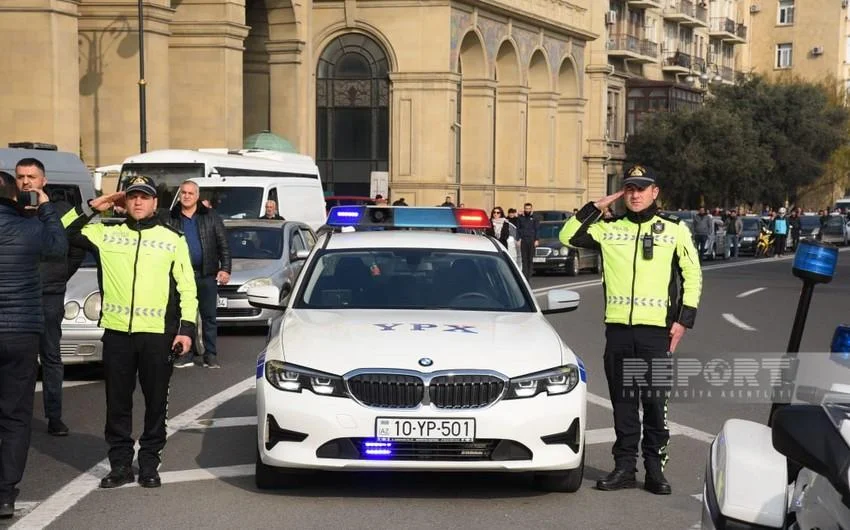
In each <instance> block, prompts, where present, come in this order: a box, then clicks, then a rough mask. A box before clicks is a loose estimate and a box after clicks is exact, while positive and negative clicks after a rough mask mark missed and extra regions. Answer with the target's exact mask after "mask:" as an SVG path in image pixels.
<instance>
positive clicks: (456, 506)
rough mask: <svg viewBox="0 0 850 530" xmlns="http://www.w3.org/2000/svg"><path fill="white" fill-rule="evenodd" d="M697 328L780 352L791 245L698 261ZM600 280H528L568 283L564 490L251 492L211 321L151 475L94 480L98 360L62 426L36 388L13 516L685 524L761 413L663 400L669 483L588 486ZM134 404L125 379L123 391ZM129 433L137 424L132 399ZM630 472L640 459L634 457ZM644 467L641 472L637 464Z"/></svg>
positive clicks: (752, 351) (249, 440)
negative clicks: (153, 483)
mask: <svg viewBox="0 0 850 530" xmlns="http://www.w3.org/2000/svg"><path fill="white" fill-rule="evenodd" d="M848 258H850V254H846V253H842V255H841V257H840V258H839V266H838V270H837V273H836V276H835V279H834V280H833V282H832V283H831V284H829V285H825V286H820V287H818V288H817V289H816V291H815V296H814V300H813V302H812V306H811V311H810V314H809V318H808V323H807V327H806V333H805V335H804V340H803V343H802V348H801V350H802V351H804V352H805V351H825V350H827V349H828V346H829V340H830V338H831V336H832V332H833V330H834V329H835V326H836V325H837V324H840V323H847V321H848V320H850V318H848V315H850V259H848ZM704 270H705V273H704V284H705V287H704V292H703V299H702V301H701V304H700V309H699V314H698V317H697V325H696V327H695V328H694V329H693V330H691V331H689V332H688V333H687V335H686V336H685V339H684V341H683V342H682V344H681V346H680V348H679V350H678V351H677V355H679V356H681V357H685V356H690V357H694V358H697V359H701V360H703V361H705V360H708V359H714V358H725V359H729V358H731V357H733V356H735V357H748V356H751V355H752V356H756V355H758V356H764V355H769V354H770V352H782V351H784V350H785V347H786V345H787V342H788V335H789V331H790V329H791V324H792V322H793V319H794V313H795V309H796V304H797V299H798V297H799V293H800V287H801V283H800V281H799V280H797V279H796V278H794V277H793V276H792V275H791V261H790V257H788V258H784V259H769V260H762V261H758V262H756V261H753V260H750V259H742V260H740V261H733V262H720V263H718V264H711V263H707V264H706V266H705V267H704ZM598 280H599V276H598V275H593V274H582V275H581V276H579V277H577V278H569V277H561V276H544V277H535V278H533V281H532V286H533V287H534V288H535V289H536V290H545V289H547V288H552V287H557V286H561V285H565V284H570V286H571V288H574V289H576V290H578V291H579V292H580V293H581V295H582V301H581V305H580V307H579V309H578V310H577V311H575V312H573V313H568V314H564V315H554V316H553V317H552V319H551V322H552V323H553V325H554V326H555V327H556V328H557V329H558V331H559V332H560V333H561V335H562V337H563V338H564V340H565V341H566V343H567V344H568V345H570V347H572V348H573V349H574V350H575V351H576V352H577V353H578V354H579V355H580V356H581V357H582V358H583V359H584V361H585V363H586V365H587V368H588V372H589V380H588V385H589V391H590V392H591V393H592V396H591V398H590V403H589V405H588V429H590V431H589V433H588V439H587V443H588V445H587V451H588V454H587V468H586V472H585V482H584V485H583V487H582V489H581V490H579V491H578V492H577V493H575V494H556V493H542V492H539V491H536V490H534V489H533V488H532V487H531V481H530V478H529V477H528V476H526V475H511V474H478V475H454V474H440V475H438V474H421V473H401V474H394V475H385V474H368V473H367V474H363V473H342V474H321V475H318V476H317V477H315V478H314V479H312V480H310V481H309V482H308V483H307V484H306V485H305V487H304V488H302V489H300V490H296V491H280V492H273V493H268V492H259V491H257V490H256V489H255V487H254V485H253V463H254V452H255V444H256V441H255V440H256V435H255V427H254V422H255V414H256V411H255V406H254V396H253V385H254V375H253V374H254V367H255V361H256V355H257V353H258V351H259V350H260V349H261V348H262V346H263V344H264V342H265V335H264V334H263V333H260V334H257V333H255V332H251V331H241V330H223V335H222V336H221V337H220V339H219V341H220V344H219V350H220V352H221V354H220V359H221V363H222V369H221V370H208V369H204V368H200V367H193V368H186V369H181V370H176V371H175V374H174V377H173V380H172V387H171V395H170V405H169V409H170V417H171V419H170V420H169V428H170V429H171V431H172V434H173V435H172V436H171V437H170V438H169V442H168V445H167V446H166V449H165V452H164V456H163V465H162V468H161V470H160V471H161V473H162V478H163V482H164V485H163V487H162V488H160V489H154V490H144V489H141V488H139V487H137V486H135V485H128V486H125V487H123V488H120V489H117V490H108V491H102V490H98V489H97V483H98V481H99V479H100V477H102V476H103V475H104V474H105V473H106V472H107V468H106V467H105V465H104V458H105V455H106V444H105V443H104V441H103V423H104V412H105V410H104V409H105V404H104V389H103V383H102V381H101V379H100V373H99V372H98V370H97V368H92V367H70V368H69V369H68V370H67V374H66V389H65V392H64V395H65V413H64V419H65V421H66V423H67V424H68V425H69V426H70V428H71V431H72V432H71V435H70V436H69V437H67V438H53V437H50V436H48V435H47V434H46V422H45V421H44V420H43V419H42V418H41V412H42V402H41V393H40V392H38V393H37V395H36V409H35V410H36V416H37V418H36V419H35V420H34V422H33V438H32V446H31V450H30V456H29V462H28V466H27V470H26V473H25V476H24V480H23V482H22V483H21V484H20V486H19V487H20V489H21V496H20V497H19V499H18V514H17V516H16V518H15V519H13V520H11V521H10V522H6V523H5V524H6V525H13V527H14V528H43V527H45V526H50V527H55V528H68V529H73V528H86V529H89V528H98V527H102V528H113V527H142V526H144V527H148V528H177V527H181V526H189V527H209V528H233V527H242V528H264V527H269V526H278V527H284V528H296V527H300V528H319V527H324V528H327V527H337V528H346V529H347V528H382V527H383V528H386V527H403V528H433V527H438V528H439V527H444V528H452V527H465V528H470V529H477V528H482V529H483V528H488V529H493V528H515V527H534V528H613V527H619V528H671V529H683V528H690V527H692V526H693V525H694V524H695V523H697V522H698V520H699V513H700V502H699V494H700V493H701V491H702V479H703V473H704V467H705V461H706V456H707V449H708V444H709V442H710V441H711V439H712V437H713V436H714V435H715V434H716V433H717V431H718V430H719V429H720V428H721V426H722V424H723V422H724V421H725V420H726V419H728V418H731V417H738V418H746V419H751V420H755V421H764V420H765V419H766V417H767V412H768V405H766V404H763V403H746V402H741V400H739V399H721V398H711V399H703V400H699V401H696V402H694V401H688V400H673V401H672V402H671V405H670V417H669V419H670V421H671V422H673V423H672V424H671V429H672V432H673V436H672V439H671V446H670V450H671V460H670V464H669V467H668V471H667V476H668V478H669V479H670V481H671V483H672V485H673V495H672V496H670V497H657V496H654V495H651V494H649V493H647V492H645V491H643V490H629V491H621V492H600V491H597V490H595V489H594V488H593V484H594V483H595V481H596V480H597V479H598V478H600V477H602V476H604V475H605V474H606V473H607V472H608V471H609V470H610V468H611V466H612V459H611V456H610V449H611V440H612V439H613V431H612V429H611V428H612V426H613V422H612V418H611V413H610V410H609V408H608V401H607V398H608V391H607V386H606V383H605V378H604V373H603V370H602V362H601V359H602V351H603V346H604V340H603V339H604V327H603V324H602V288H601V286H600V282H599V281H598ZM141 401H142V399H141V394H140V392H139V391H138V390H137V396H136V402H137V404H140V403H141ZM135 419H136V425H137V428H136V432H138V431H139V430H140V428H141V409H140V408H138V407H137V409H136V414H135ZM639 468H640V466H639ZM641 478H642V470H641Z"/></svg>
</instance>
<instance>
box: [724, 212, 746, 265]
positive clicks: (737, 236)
mask: <svg viewBox="0 0 850 530" xmlns="http://www.w3.org/2000/svg"><path fill="white" fill-rule="evenodd" d="M743 232H744V222H743V221H741V219H740V218H739V217H738V212H737V211H736V210H731V211H730V212H729V216H728V217H727V218H726V246H727V247H728V248H729V249H730V252H731V255H732V257H733V258H737V257H738V247H739V246H740V244H741V234H742V233H743Z"/></svg>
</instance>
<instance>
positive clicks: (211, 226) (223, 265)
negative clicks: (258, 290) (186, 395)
mask: <svg viewBox="0 0 850 530" xmlns="http://www.w3.org/2000/svg"><path fill="white" fill-rule="evenodd" d="M198 199H200V189H199V188H198V185H197V184H196V183H194V182H192V181H191V180H187V181H185V182H183V183H182V184H181V185H180V192H179V196H178V202H177V204H175V205H174V208H172V209H171V214H170V215H169V217H168V219H167V222H168V224H169V225H171V226H172V227H174V228H176V229H178V230H180V231H182V232H183V235H184V236H185V237H186V243H187V244H188V245H189V255H190V257H191V258H192V267H193V268H194V269H195V285H197V287H198V310H199V312H200V313H201V322H202V324H203V339H204V351H203V352H200V351H197V349H196V348H195V347H194V346H193V349H195V352H194V353H195V354H196V355H198V356H200V355H203V362H204V366H206V367H208V368H221V365H220V364H219V363H218V351H217V349H216V335H217V326H216V320H215V319H216V310H217V305H218V304H217V303H216V300H217V299H218V285H219V284H220V285H226V284H227V282H229V281H230V247H229V246H228V244H227V233H226V232H225V230H224V223H223V222H222V220H221V217H219V215H218V214H217V213H215V210H212V209H210V208H207V207H206V206H204V204H203V203H199V202H198ZM194 356H195V355H186V356H184V357H181V358H180V359H179V360H178V361H177V362H176V363H175V364H174V366H175V367H177V368H185V367H188V366H192V365H193V364H195V359H194Z"/></svg>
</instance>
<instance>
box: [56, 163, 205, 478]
mask: <svg viewBox="0 0 850 530" xmlns="http://www.w3.org/2000/svg"><path fill="white" fill-rule="evenodd" d="M89 206H90V208H91V210H96V211H100V212H102V211H106V210H108V209H109V208H112V207H113V206H120V207H124V208H126V211H127V216H128V219H127V220H126V221H125V222H124V223H122V224H119V225H111V226H107V225H104V224H102V223H94V224H87V223H88V222H89V220H91V218H92V217H94V213H93V212H91V211H85V212H84V211H71V212H68V214H66V215H65V216H64V217H63V219H62V222H63V224H64V225H65V226H66V227H67V232H68V240H69V242H70V243H71V244H72V245H75V246H80V247H82V248H86V249H88V250H90V251H92V252H95V253H97V255H98V261H99V267H100V271H99V281H100V291H101V293H102V296H103V306H102V307H103V308H102V310H101V316H100V322H99V325H100V326H101V327H103V328H104V330H105V331H104V333H103V368H104V373H105V379H106V428H105V431H104V433H105V437H106V442H107V443H108V444H109V463H110V465H111V466H112V471H111V472H110V473H109V475H107V476H106V477H105V478H104V479H103V480H101V482H100V487H101V488H115V487H118V486H121V485H123V484H127V483H129V482H132V481H133V480H134V478H135V477H134V475H133V470H132V468H131V465H132V462H133V454H134V449H133V445H134V441H133V438H132V429H133V417H132V412H133V390H134V389H135V387H136V374H137V373H138V378H139V383H140V385H141V387H142V392H143V393H144V396H145V426H144V432H143V433H142V436H141V438H140V439H139V445H140V448H139V484H140V485H141V486H143V487H146V488H156V487H159V486H160V485H161V482H160V478H159V473H158V471H157V469H158V468H159V464H160V453H161V452H162V449H163V448H164V447H165V438H166V432H165V419H166V413H167V407H168V385H169V381H170V379H171V372H172V363H171V361H172V359H171V358H170V352H171V351H172V349H179V350H181V351H182V352H189V351H190V347H191V345H192V339H191V338H190V337H193V336H194V331H195V324H194V322H195V315H196V314H197V311H198V301H197V293H196V288H195V276H194V272H193V271H192V264H191V262H190V259H189V248H188V246H187V245H186V240H185V238H184V237H183V235H182V234H181V233H180V232H179V231H177V230H175V229H173V228H171V227H169V226H167V225H164V224H162V223H160V222H159V221H158V220H157V218H156V217H155V216H154V212H155V211H156V207H157V200H156V187H155V186H154V183H153V181H152V180H151V179H150V178H148V177H135V178H133V179H132V180H131V181H130V182H129V183H128V186H127V188H126V190H125V191H124V192H117V193H112V194H109V195H104V196H102V197H98V198H97V199H94V200H92V201H90V202H89ZM79 210H88V208H81V209H79Z"/></svg>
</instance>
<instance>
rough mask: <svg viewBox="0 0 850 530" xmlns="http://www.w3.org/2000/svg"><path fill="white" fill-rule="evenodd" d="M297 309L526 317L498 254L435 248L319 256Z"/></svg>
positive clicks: (513, 276)
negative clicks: (517, 314)
mask: <svg viewBox="0 0 850 530" xmlns="http://www.w3.org/2000/svg"><path fill="white" fill-rule="evenodd" d="M303 285H304V287H303V288H302V292H301V296H300V298H299V299H298V301H297V302H296V305H295V307H296V308H305V309H453V310H468V311H499V312H531V311H534V305H533V303H532V302H531V301H530V297H529V295H528V294H527V293H526V291H525V290H524V289H523V288H522V287H521V285H520V281H519V278H518V276H517V273H516V271H514V269H513V268H512V267H511V266H510V265H509V263H508V261H507V259H506V258H505V257H503V255H502V254H501V253H495V252H492V253H484V252H465V251H450V250H436V249H409V248H405V249H389V248H388V249H376V250H359V249H358V250H344V251H323V252H322V253H320V254H319V255H318V256H317V257H316V259H315V260H314V261H313V263H312V264H311V268H310V271H309V272H308V273H307V277H306V280H305V281H304V284H303Z"/></svg>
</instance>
